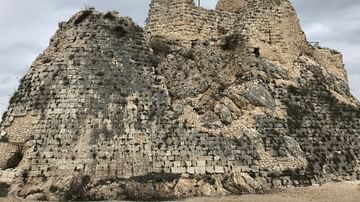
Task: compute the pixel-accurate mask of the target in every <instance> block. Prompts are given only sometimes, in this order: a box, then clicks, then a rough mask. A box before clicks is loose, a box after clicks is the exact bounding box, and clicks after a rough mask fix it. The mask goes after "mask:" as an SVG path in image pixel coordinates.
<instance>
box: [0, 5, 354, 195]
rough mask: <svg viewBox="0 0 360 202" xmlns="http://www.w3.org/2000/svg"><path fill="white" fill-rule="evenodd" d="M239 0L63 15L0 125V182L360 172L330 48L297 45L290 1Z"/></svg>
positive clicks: (247, 181)
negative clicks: (242, 2) (238, 4)
mask: <svg viewBox="0 0 360 202" xmlns="http://www.w3.org/2000/svg"><path fill="white" fill-rule="evenodd" d="M219 7H220V6H219ZM246 8H248V9H245V10H244V11H241V12H239V13H234V11H232V12H226V11H224V10H225V9H227V7H222V8H221V10H222V11H209V10H206V9H203V8H198V7H195V5H194V4H193V2H192V1H188V0H186V1H185V0H184V1H175V0H170V1H161V0H157V1H156V0H154V1H152V4H151V8H150V16H149V22H148V25H147V27H146V29H145V30H146V31H145V32H144V31H143V29H142V28H140V27H138V26H136V25H135V24H134V23H133V22H132V21H131V20H130V19H129V18H124V17H119V16H118V14H117V13H116V12H108V13H100V12H97V11H95V10H94V9H88V10H84V11H81V12H79V13H77V14H75V15H74V16H73V17H72V18H71V19H70V20H69V21H68V22H66V23H60V24H59V30H58V31H57V32H56V33H55V35H54V37H53V38H52V39H51V42H50V45H49V47H48V48H47V49H46V50H45V51H44V53H43V54H41V55H40V56H39V57H38V58H37V59H36V60H35V62H34V63H33V64H32V66H31V67H30V70H29V72H28V73H27V74H26V76H25V77H24V78H23V79H22V80H21V84H20V87H19V90H18V91H17V92H16V94H15V95H14V96H13V98H12V99H11V102H10V107H9V109H8V112H7V113H6V115H5V116H4V117H5V119H4V120H3V122H2V123H1V126H0V130H1V131H0V135H1V136H0V156H1V157H0V169H2V170H1V172H0V182H6V183H9V182H14V186H13V187H12V192H11V193H13V194H15V195H17V196H21V197H24V198H28V199H34V198H31V197H40V196H42V197H47V198H48V199H65V200H71V199H74V200H75V199H87V198H85V196H88V197H90V196H91V197H90V198H89V199H118V198H121V197H125V196H126V197H128V198H129V197H130V196H133V197H134V196H138V197H139V198H137V199H148V198H150V199H151V198H152V199H153V198H154V197H155V198H156V197H159V193H161V194H164V195H161V197H164V198H167V199H168V198H173V197H175V198H178V197H182V196H193V195H219V194H231V193H235V194H241V193H259V192H264V191H269V190H271V189H274V188H280V187H290V186H305V185H312V184H319V183H322V182H324V181H331V180H355V179H359V178H360V173H359V170H360V167H359V152H360V151H359V148H360V145H359V142H360V141H359V134H360V122H359V121H360V111H359V108H360V107H359V106H360V104H359V102H358V101H356V100H355V98H353V97H352V95H351V94H350V91H349V87H348V85H347V82H346V80H345V78H346V72H345V71H344V70H343V69H342V60H341V55H340V54H338V53H337V52H334V51H331V50H330V49H324V48H320V47H313V46H312V47H308V45H307V43H306V40H305V36H304V35H303V34H302V32H301V29H300V28H299V26H298V24H297V23H298V21H297V18H296V15H295V13H294V11H293V8H292V7H291V5H290V4H289V2H288V1H284V2H277V1H261V2H260V1H254V2H252V3H249V2H248V3H247V5H246ZM250 8H251V9H250ZM255 8H258V9H260V10H261V12H256V13H255V12H254V10H255ZM219 9H220V8H219ZM194 16H195V17H194ZM295 18H296V19H295ZM242 19H243V20H242ZM279 19H284V21H281V22H279V21H278V20H279ZM285 19H287V20H289V22H286V21H285ZM199 23H200V24H199ZM292 26H294V27H292ZM304 43H305V45H304ZM303 46H306V47H307V48H308V49H306V50H305V52H302V50H301V47H303ZM257 48H258V49H257ZM256 50H257V51H258V52H256ZM5 169H6V170H5ZM124 184H125V185H126V186H125V185H124ZM179 186H180V188H179ZM39 187H41V188H42V189H41V191H39ZM74 187H77V188H78V189H75V188H74ZM74 190H75V191H74ZM114 190H116V191H117V190H126V192H120V191H119V192H116V193H113V192H114ZM144 190H145V191H144ZM175 190H177V191H175ZM179 190H180V191H179ZM181 190H182V191H181ZM184 190H185V191H184ZM191 190H192V191H191ZM69 192H70V193H69ZM94 192H95V193H94ZM144 192H145V193H144ZM34 193H35V194H34ZM98 193H101V194H104V195H103V196H99V195H101V194H98ZM39 194H40V195H39ZM93 195H96V197H95V198H92V196H93ZM75 196H76V197H75ZM29 197H30V198H29ZM51 197H55V198H51ZM67 197H73V198H67ZM102 197H104V198H102ZM111 197H113V198H111ZM142 197H143V198H142ZM135 198H136V197H135Z"/></svg>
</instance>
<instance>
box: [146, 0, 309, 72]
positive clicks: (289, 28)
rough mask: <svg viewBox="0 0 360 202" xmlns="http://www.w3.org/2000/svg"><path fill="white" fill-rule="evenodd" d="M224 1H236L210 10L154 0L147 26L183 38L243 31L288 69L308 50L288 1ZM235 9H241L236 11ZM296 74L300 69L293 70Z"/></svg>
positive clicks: (264, 53) (156, 32)
mask: <svg viewBox="0 0 360 202" xmlns="http://www.w3.org/2000/svg"><path fill="white" fill-rule="evenodd" d="M222 4H224V5H229V4H230V5H232V4H233V3H232V2H227V1H220V2H219V5H218V9H219V10H207V9H204V8H200V7H197V6H195V5H194V4H193V3H192V2H186V1H185V2H184V1H165V0H154V1H152V2H151V4H150V12H149V18H148V22H147V25H146V28H145V29H146V31H147V32H149V33H151V35H161V36H165V37H167V38H170V39H180V40H183V41H192V40H204V39H211V38H214V39H217V38H219V37H221V36H224V35H228V34H232V33H241V34H242V35H243V36H244V37H245V38H246V39H247V42H248V43H249V46H250V47H253V48H258V49H259V51H260V53H261V55H262V56H264V57H266V58H267V59H269V60H271V61H272V62H275V63H277V64H281V65H283V66H285V67H286V68H289V69H290V68H291V65H292V64H293V62H294V60H295V58H296V57H298V56H299V55H301V54H302V53H303V52H304V51H305V50H307V49H308V45H307V41H306V38H305V34H304V33H303V31H302V30H301V27H300V23H299V20H298V18H297V15H296V12H295V10H294V8H293V7H292V5H291V3H290V2H289V1H280V2H279V1H274V0H266V1H265V0H261V1H251V2H248V3H246V4H245V5H241V6H238V5H239V4H241V2H236V4H235V5H233V6H230V7H227V6H224V7H221V5H222ZM238 7H239V8H238ZM235 8H238V9H239V10H237V11H236V12H235V10H234V9H235ZM226 9H229V10H226ZM226 11H228V12H226ZM294 74H298V72H297V71H296V70H294ZM294 76H298V75H294Z"/></svg>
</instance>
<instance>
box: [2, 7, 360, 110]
mask: <svg viewBox="0 0 360 202" xmlns="http://www.w3.org/2000/svg"><path fill="white" fill-rule="evenodd" d="M292 2H293V4H294V5H295V7H296V8H297V11H298V14H299V16H300V17H301V18H300V19H301V23H302V26H303V27H304V30H305V32H307V36H308V39H309V40H310V41H319V42H320V43H321V45H323V46H327V47H331V48H334V49H337V50H340V51H342V52H343V53H344V57H345V63H346V65H347V69H348V73H349V79H350V85H351V89H352V91H353V92H354V94H355V95H357V96H358V97H359V98H360V91H359V87H360V82H359V81H360V69H359V67H360V62H359V58H360V38H359V37H358V36H360V23H359V21H360V12H358V11H359V10H360V1H359V0H292ZM149 3H150V0H75V1H74V0H31V1H29V0H0V27H1V28H2V29H1V32H0V103H2V104H0V113H1V112H2V111H3V110H4V109H3V108H4V103H5V104H6V103H7V102H8V100H9V95H11V94H12V93H13V92H14V89H16V87H17V85H18V79H19V78H21V77H22V76H23V75H24V74H25V72H26V71H27V70H28V68H29V66H30V64H31V62H32V61H33V60H34V59H35V57H36V56H37V55H38V54H40V53H41V52H42V51H43V50H44V49H45V48H46V46H47V45H48V41H49V39H50V37H51V36H52V35H53V33H55V31H56V29H57V24H58V22H60V21H66V20H67V19H68V18H70V17H71V16H72V15H73V14H74V13H75V12H76V11H78V10H80V9H83V8H85V7H86V6H88V7H89V6H95V7H96V8H97V9H98V10H101V11H108V10H118V11H119V12H120V15H122V16H130V17H132V18H133V19H134V21H135V22H136V23H138V24H140V25H143V23H144V21H145V19H146V17H147V10H148V6H149ZM201 3H202V6H203V7H206V8H214V7H215V4H216V0H201Z"/></svg>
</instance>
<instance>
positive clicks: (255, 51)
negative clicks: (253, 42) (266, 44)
mask: <svg viewBox="0 0 360 202" xmlns="http://www.w3.org/2000/svg"><path fill="white" fill-rule="evenodd" d="M253 53H254V55H255V57H257V58H258V57H260V48H254V52H253Z"/></svg>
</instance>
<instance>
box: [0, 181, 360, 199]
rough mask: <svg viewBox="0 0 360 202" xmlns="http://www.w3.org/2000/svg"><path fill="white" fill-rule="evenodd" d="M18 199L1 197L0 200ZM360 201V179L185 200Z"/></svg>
mask: <svg viewBox="0 0 360 202" xmlns="http://www.w3.org/2000/svg"><path fill="white" fill-rule="evenodd" d="M13 201H14V202H15V201H18V200H14V199H8V198H0V202H13ZM219 201H220V202H359V201H360V181H358V182H343V183H329V184H326V185H323V186H321V187H319V186H314V187H304V188H294V189H289V190H286V191H283V192H279V193H273V194H263V195H243V196H227V197H218V198H216V197H215V198H205V197H200V198H190V199H186V200H184V202H219Z"/></svg>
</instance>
